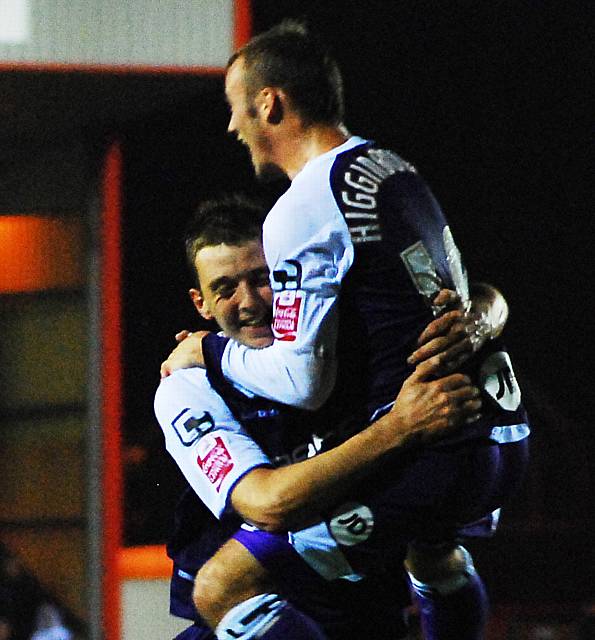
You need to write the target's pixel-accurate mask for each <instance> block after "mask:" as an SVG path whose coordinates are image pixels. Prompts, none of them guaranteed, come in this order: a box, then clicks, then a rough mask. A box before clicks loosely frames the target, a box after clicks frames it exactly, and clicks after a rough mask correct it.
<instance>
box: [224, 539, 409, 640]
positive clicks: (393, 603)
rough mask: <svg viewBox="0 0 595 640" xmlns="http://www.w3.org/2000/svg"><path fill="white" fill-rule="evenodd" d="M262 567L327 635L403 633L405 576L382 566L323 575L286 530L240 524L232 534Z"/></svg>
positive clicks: (334, 638) (346, 639) (336, 639)
mask: <svg viewBox="0 0 595 640" xmlns="http://www.w3.org/2000/svg"><path fill="white" fill-rule="evenodd" d="M234 538H235V540H236V541H238V542H240V543H241V544H242V545H244V546H245V548H246V549H247V550H249V553H251V554H252V555H253V556H254V558H255V559H257V561H258V562H259V563H260V564H261V565H262V566H263V567H265V568H266V569H267V571H268V572H269V575H270V579H271V581H272V582H273V583H274V588H275V590H276V592H277V593H280V594H281V595H282V596H283V597H285V598H286V599H287V600H289V601H290V602H291V603H292V604H294V605H295V606H296V607H297V608H299V609H300V610H301V611H303V612H304V613H306V614H307V615H309V616H311V617H312V618H313V619H314V620H316V621H317V622H318V623H319V624H320V625H321V626H322V627H323V629H324V631H325V633H326V634H327V636H328V638H329V640H350V639H353V640H356V639H357V640H359V639H360V638H362V637H374V638H377V639H378V640H385V639H386V640H389V639H390V640H397V639H398V638H401V637H404V636H405V635H406V627H405V624H404V618H403V609H404V608H405V607H407V606H408V605H409V604H410V600H409V592H408V588H407V584H406V581H405V575H404V573H403V571H402V568H401V567H400V566H399V568H398V570H397V571H396V572H393V571H391V570H389V568H388V567H386V568H385V569H383V572H382V575H377V576H375V577H374V579H372V578H370V579H364V580H360V581H356V582H350V581H348V580H341V579H339V580H326V579H324V578H323V577H322V576H321V575H320V574H319V573H317V572H316V571H315V570H314V569H313V568H312V567H311V566H309V565H308V564H307V563H306V562H305V561H304V559H303V558H302V556H301V555H300V554H299V553H298V552H297V551H296V549H295V548H294V547H293V545H292V543H291V541H290V539H291V538H292V536H289V535H288V534H276V533H269V532H265V531H260V530H259V529H256V528H254V527H245V528H242V529H240V530H239V531H238V532H236V534H234Z"/></svg>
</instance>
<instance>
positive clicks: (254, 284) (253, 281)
mask: <svg viewBox="0 0 595 640" xmlns="http://www.w3.org/2000/svg"><path fill="white" fill-rule="evenodd" d="M195 266H196V271H197V274H198V278H199V281H200V285H201V290H200V291H198V290H197V289H192V290H191V291H190V295H191V296H192V299H193V301H194V304H195V306H196V308H197V309H198V311H199V312H200V314H201V315H202V316H203V317H205V318H207V319H209V320H215V321H216V322H217V324H218V325H219V326H220V327H221V330H222V331H223V332H224V333H225V335H226V336H228V337H230V338H233V339H234V340H237V341H238V342H240V343H242V344H244V345H246V346H248V347H252V348H257V349H258V348H262V347H267V346H269V345H270V344H271V343H272V341H273V334H272V331H271V313H272V312H271V309H272V303H273V292H272V290H271V286H270V283H269V269H268V267H267V263H266V260H265V258H264V252H263V250H262V244H261V242H260V241H259V240H253V241H250V242H246V243H245V244H243V245H241V246H239V247H238V246H231V245H227V244H220V245H216V246H211V247H203V248H202V249H201V250H200V251H199V252H198V253H197V255H196V260H195Z"/></svg>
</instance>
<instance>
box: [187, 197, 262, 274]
mask: <svg viewBox="0 0 595 640" xmlns="http://www.w3.org/2000/svg"><path fill="white" fill-rule="evenodd" d="M266 213H267V209H266V207H265V206H264V205H263V204H260V203H259V202H257V201H255V200H252V199H249V198H247V197H246V196H243V195H241V194H232V195H227V196H223V197H221V198H217V199H214V200H205V201H204V202H201V203H200V204H199V205H198V207H197V208H196V210H195V212H194V215H193V216H192V218H191V219H190V221H189V222H188V225H187V226H186V234H185V244H186V258H187V260H188V265H189V266H190V269H191V271H192V273H194V274H195V276H196V278H197V281H198V274H197V272H196V265H195V261H196V254H197V253H198V252H199V251H200V250H201V249H202V248H204V247H211V246H216V245H219V244H228V245H232V246H241V245H243V244H244V243H246V242H250V241H252V240H260V239H261V237H262V223H263V222H264V219H265V217H266ZM199 286H200V283H199Z"/></svg>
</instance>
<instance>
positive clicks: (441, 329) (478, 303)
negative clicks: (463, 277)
mask: <svg viewBox="0 0 595 640" xmlns="http://www.w3.org/2000/svg"><path fill="white" fill-rule="evenodd" d="M470 293H471V302H472V304H471V309H470V310H468V311H465V310H464V309H463V308H462V305H461V304H460V299H459V297H458V296H457V294H456V293H455V292H454V291H450V290H448V289H443V290H442V291H440V293H439V294H438V295H437V296H436V298H435V299H434V304H436V305H438V306H440V307H443V308H444V312H443V314H442V315H441V316H440V317H438V318H436V319H435V320H433V321H432V322H431V323H430V324H429V325H428V326H427V327H426V328H425V329H424V331H423V332H422V333H421V335H420V336H419V338H418V341H417V344H418V348H417V350H416V351H414V352H413V353H412V354H411V356H410V357H409V358H408V362H409V364H412V365H416V364H419V363H420V362H423V361H424V360H427V359H428V358H432V357H434V356H436V355H440V357H441V359H442V360H443V363H444V365H445V366H443V371H446V372H448V371H454V370H456V369H457V368H458V367H460V366H461V365H462V364H463V363H464V362H465V361H466V360H468V359H469V358H470V357H471V356H472V355H473V354H474V353H477V351H479V350H480V349H481V347H482V346H483V345H484V344H485V342H486V341H488V340H492V339H494V338H497V337H498V336H500V334H501V333H502V331H503V330H504V326H505V325H506V322H507V320H508V303H507V302H506V299H505V298H504V296H503V295H502V293H501V292H500V291H498V289H496V288H495V287H493V286H492V285H490V284H486V283H472V284H471V286H470Z"/></svg>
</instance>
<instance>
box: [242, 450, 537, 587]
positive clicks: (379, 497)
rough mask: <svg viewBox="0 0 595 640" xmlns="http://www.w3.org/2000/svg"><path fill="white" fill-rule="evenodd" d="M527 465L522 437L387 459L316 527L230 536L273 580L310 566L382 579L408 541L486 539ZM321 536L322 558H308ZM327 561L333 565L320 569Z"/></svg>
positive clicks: (398, 562)
mask: <svg viewBox="0 0 595 640" xmlns="http://www.w3.org/2000/svg"><path fill="white" fill-rule="evenodd" d="M527 460H528V442H527V439H524V440H520V441H518V442H512V443H506V444H499V443H497V442H494V441H492V440H488V439H475V440H469V441H463V442H458V443H455V444H452V445H441V446H437V447H432V448H425V449H420V450H418V451H413V452H409V453H407V454H406V455H400V456H392V457H388V458H386V459H385V460H384V461H383V462H382V464H381V465H380V468H379V469H378V471H377V472H375V474H374V476H372V477H371V478H369V479H367V480H366V481H365V482H363V483H362V486H361V488H359V489H356V490H354V491H352V492H350V496H349V500H346V501H345V502H344V503H343V504H341V505H339V506H338V507H337V508H336V509H334V510H332V511H331V512H330V513H328V514H327V516H326V518H325V522H324V523H323V525H322V526H318V527H317V528H312V529H305V530H302V531H299V532H295V533H294V534H289V536H288V535H287V534H281V535H276V534H270V533H265V532H262V531H259V530H243V529H242V530H240V531H239V532H238V533H237V534H235V535H234V537H236V539H238V540H239V541H240V542H241V543H242V544H243V545H244V546H245V547H247V548H248V550H249V551H250V552H251V553H252V554H253V555H254V556H255V557H256V558H257V559H258V560H259V561H260V562H261V564H263V565H264V566H265V567H267V568H269V569H271V570H272V571H273V573H274V575H276V576H281V574H286V573H287V574H288V575H290V576H292V577H293V578H294V583H295V582H296V579H295V578H296V576H299V580H300V581H301V580H306V579H309V578H307V576H308V575H309V573H310V569H313V570H314V572H315V573H318V574H320V575H323V576H325V577H326V578H327V580H331V579H334V578H338V577H342V576H343V577H344V576H346V575H348V574H356V575H360V576H368V577H371V576H376V575H382V574H383V572H385V570H386V566H387V563H390V565H391V566H392V567H393V569H392V571H393V573H397V572H399V570H400V569H399V568H400V567H401V566H402V562H403V560H404V558H405V555H406V551H407V545H408V544H409V543H415V544H418V545H441V544H453V543H458V542H459V541H461V540H464V539H466V538H471V537H490V536H492V535H493V533H494V530H495V525H496V523H497V519H496V517H495V516H494V511H495V510H497V509H499V508H500V507H501V506H503V505H504V504H506V502H507V501H508V500H509V499H510V498H511V497H512V495H513V494H514V493H515V492H516V490H517V489H518V487H519V485H520V483H521V481H522V478H523V475H524V471H525V467H526V464H527ZM311 531H312V532H313V533H312V535H311V533H310V532H311ZM314 533H315V534H316V535H314ZM321 535H322V536H326V538H327V540H326V542H327V543H328V547H327V549H328V550H329V551H328V553H326V552H325V553H310V554H309V553H308V549H309V548H311V547H315V546H316V544H318V542H319V539H320V537H321ZM309 536H310V537H309ZM319 548H320V549H323V548H324V547H323V545H322V544H321V545H320V546H319ZM338 556H341V558H342V560H343V561H344V563H343V564H341V561H340V560H338V559H337V557H338ZM327 558H330V563H331V565H332V566H331V567H329V566H325V564H324V563H325V562H327V560H326V559H327ZM300 559H303V560H305V562H304V563H301V564H300V562H299V560H300Z"/></svg>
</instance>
